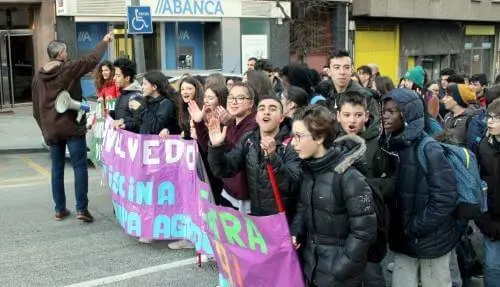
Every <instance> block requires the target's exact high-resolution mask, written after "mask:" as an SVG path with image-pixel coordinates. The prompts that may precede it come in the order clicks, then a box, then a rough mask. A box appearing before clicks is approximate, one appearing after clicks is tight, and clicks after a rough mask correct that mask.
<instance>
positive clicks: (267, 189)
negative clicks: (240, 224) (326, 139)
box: [208, 120, 302, 220]
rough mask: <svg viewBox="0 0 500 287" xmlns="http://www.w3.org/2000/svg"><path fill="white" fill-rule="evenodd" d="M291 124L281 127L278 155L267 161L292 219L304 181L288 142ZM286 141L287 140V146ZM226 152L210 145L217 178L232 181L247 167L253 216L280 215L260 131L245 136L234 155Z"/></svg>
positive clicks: (210, 155) (298, 163) (233, 152)
mask: <svg viewBox="0 0 500 287" xmlns="http://www.w3.org/2000/svg"><path fill="white" fill-rule="evenodd" d="M290 125H291V123H290V121H289V120H285V122H283V123H282V124H281V127H280V131H279V133H278V135H277V136H276V138H275V140H276V154H275V155H274V156H271V157H270V158H269V159H266V160H268V161H269V162H270V163H271V165H272V167H273V170H274V173H275V174H276V179H277V181H278V186H279V189H280V193H281V197H282V199H283V202H284V204H285V209H286V214H287V217H288V218H289V220H290V219H292V218H293V216H294V215H295V210H296V202H297V197H298V193H299V182H300V180H301V178H302V170H301V168H300V159H299V157H298V156H297V153H296V152H295V151H294V150H293V147H292V145H291V144H288V143H287V142H288V141H289V134H290V130H291V129H290ZM284 140H286V142H285V143H284V142H283V141H284ZM224 149H225V148H224V146H217V147H213V146H209V149H208V162H209V164H210V168H211V169H212V172H213V173H214V175H215V176H217V177H220V178H228V177H232V176H234V175H235V174H236V173H238V172H239V171H240V170H242V169H244V168H245V172H246V175H247V181H248V192H249V197H250V201H251V211H252V214H253V215H256V216H266V215H271V214H276V213H278V208H277V205H276V201H275V199H274V196H273V191H272V188H271V182H270V180H269V175H268V174H267V170H266V160H265V159H264V153H263V152H262V150H261V148H260V131H259V129H258V128H257V129H256V130H254V131H252V132H250V133H247V134H246V135H244V136H243V137H242V138H241V139H240V140H239V141H238V143H237V144H236V146H235V147H234V148H233V149H232V150H231V151H230V152H228V153H224Z"/></svg>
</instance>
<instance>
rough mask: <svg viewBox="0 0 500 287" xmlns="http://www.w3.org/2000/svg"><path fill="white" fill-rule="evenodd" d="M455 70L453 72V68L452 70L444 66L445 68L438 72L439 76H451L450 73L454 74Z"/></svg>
mask: <svg viewBox="0 0 500 287" xmlns="http://www.w3.org/2000/svg"><path fill="white" fill-rule="evenodd" d="M456 73H457V72H455V70H453V69H452V68H446V69H442V70H441V72H439V76H440V77H441V76H451V75H455V74H456Z"/></svg>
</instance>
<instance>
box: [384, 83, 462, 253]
mask: <svg viewBox="0 0 500 287" xmlns="http://www.w3.org/2000/svg"><path fill="white" fill-rule="evenodd" d="M389 99H392V100H394V101H396V102H397V104H398V106H399V108H400V109H401V110H402V113H403V120H404V122H405V128H404V131H403V132H402V133H401V134H399V135H395V136H394V135H391V134H388V133H385V132H384V133H383V134H382V136H381V144H382V145H385V149H386V150H389V151H391V152H392V155H393V159H394V161H396V162H395V166H396V170H397V171H396V189H395V192H394V196H393V197H392V198H391V199H390V200H389V201H388V202H387V203H388V205H389V209H390V214H391V224H390V228H389V247H390V248H391V249H392V250H393V251H394V252H397V253H402V254H405V255H408V256H410V257H414V258H423V259H432V258H438V257H441V256H443V255H445V254H447V253H448V252H450V251H451V250H452V249H453V248H454V247H455V245H456V243H457V242H458V239H459V233H458V231H457V228H456V220H455V217H454V215H453V213H454V211H455V209H456V205H457V199H458V191H457V183H456V181H455V178H454V176H453V172H452V170H451V167H450V164H449V163H448V161H447V159H446V158H445V155H444V151H443V148H442V147H441V146H440V145H439V143H438V142H436V141H433V142H430V143H428V144H427V145H426V146H425V149H424V153H425V157H426V161H427V169H428V173H427V174H425V172H424V171H423V168H422V167H421V166H420V164H419V161H418V157H417V146H418V143H419V142H420V141H421V140H422V138H423V137H424V136H426V135H425V134H424V107H423V103H422V100H421V99H420V98H419V96H418V95H417V94H416V93H415V92H412V91H410V90H406V89H395V90H392V91H391V92H389V93H388V94H387V95H385V96H384V97H383V100H384V101H385V100H389Z"/></svg>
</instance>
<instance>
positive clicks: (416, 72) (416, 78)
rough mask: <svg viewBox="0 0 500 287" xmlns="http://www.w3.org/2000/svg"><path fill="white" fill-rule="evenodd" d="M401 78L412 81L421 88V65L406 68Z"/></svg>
mask: <svg viewBox="0 0 500 287" xmlns="http://www.w3.org/2000/svg"><path fill="white" fill-rule="evenodd" d="M403 78H404V79H407V80H410V81H412V82H413V83H414V84H415V85H417V87H419V88H421V89H423V88H424V79H425V71H424V69H423V68H422V67H421V66H416V67H415V68H413V69H410V70H408V72H406V74H405V76H404V77H403Z"/></svg>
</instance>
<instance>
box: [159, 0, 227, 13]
mask: <svg viewBox="0 0 500 287" xmlns="http://www.w3.org/2000/svg"><path fill="white" fill-rule="evenodd" d="M155 11H156V14H158V15H195V16H204V15H212V16H213V15H217V16H224V10H223V7H222V0H158V2H157V5H156V10H155Z"/></svg>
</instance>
